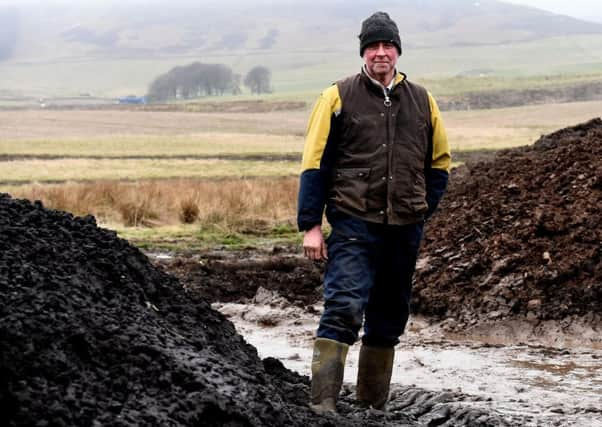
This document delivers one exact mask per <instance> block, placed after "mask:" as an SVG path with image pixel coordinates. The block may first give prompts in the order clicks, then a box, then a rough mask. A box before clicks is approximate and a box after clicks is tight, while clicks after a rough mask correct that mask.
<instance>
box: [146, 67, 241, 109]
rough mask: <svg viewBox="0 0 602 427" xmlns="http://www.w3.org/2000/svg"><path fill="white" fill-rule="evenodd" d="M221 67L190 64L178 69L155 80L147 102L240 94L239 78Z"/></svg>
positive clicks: (226, 68) (228, 69) (175, 68)
mask: <svg viewBox="0 0 602 427" xmlns="http://www.w3.org/2000/svg"><path fill="white" fill-rule="evenodd" d="M236 76H237V75H235V74H234V73H233V72H232V70H231V69H230V67H228V66H226V65H223V64H203V63H201V62H193V63H192V64H189V65H183V66H177V67H174V68H172V69H171V70H169V71H168V72H167V73H165V74H162V75H160V76H159V77H157V78H156V79H155V80H154V81H153V82H152V83H151V85H150V87H149V91H148V95H147V98H148V100H149V101H150V102H163V101H168V100H170V99H192V98H198V97H201V96H211V95H223V94H224V93H226V91H231V92H232V93H233V94H238V93H240V77H236Z"/></svg>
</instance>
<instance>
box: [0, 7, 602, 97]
mask: <svg viewBox="0 0 602 427" xmlns="http://www.w3.org/2000/svg"><path fill="white" fill-rule="evenodd" d="M376 10H385V11H387V12H388V13H389V14H390V15H391V16H392V18H393V19H395V20H396V21H397V23H398V25H399V27H400V32H401V35H402V44H403V46H404V49H405V51H404V52H408V51H409V52H411V51H412V50H421V51H422V52H424V55H423V58H425V55H426V58H427V59H428V60H429V61H431V63H432V66H431V71H433V72H435V70H436V72H442V71H443V72H451V73H464V72H467V73H471V72H473V71H472V70H474V69H482V68H484V69H495V67H496V66H498V65H497V64H498V63H499V61H498V60H497V59H496V58H493V59H492V58H490V56H491V55H492V53H491V52H489V51H488V50H487V49H489V48H488V47H489V46H505V47H509V48H512V46H514V45H515V44H517V43H523V47H522V48H521V49H522V51H519V54H520V55H522V56H521V57H520V60H517V62H516V64H513V67H515V68H516V67H518V68H520V67H523V66H528V65H529V64H530V63H536V62H538V63H541V60H540V58H538V57H534V56H533V55H532V54H531V53H526V52H525V44H528V43H537V42H538V41H541V40H553V39H554V38H558V39H559V40H562V39H565V38H570V37H584V36H585V35H594V36H596V37H598V36H599V37H602V24H596V23H591V22H585V21H581V20H578V19H574V18H569V17H567V16H562V15H555V14H552V13H549V12H545V11H541V10H538V9H533V8H528V7H522V6H517V5H513V4H508V3H503V2H501V1H496V0H479V1H475V0H398V1H390V0H389V1H387V2H379V1H369V0H355V1H353V2H351V1H344V0H330V1H329V0H321V1H318V0H281V1H277V2H276V1H268V0H256V1H254V2H249V1H242V0H240V1H233V0H223V1H217V0H171V1H169V2H168V1H167V0H147V1H141V0H121V1H116V0H103V1H93V2H73V1H66V0H48V1H46V2H44V3H42V4H40V3H39V2H33V3H32V2H31V0H22V1H20V2H18V3H17V4H16V5H15V6H0V92H2V91H5V92H6V91H8V92H11V91H12V92H14V93H23V91H24V90H25V89H23V88H26V89H27V90H28V91H29V92H30V93H31V92H35V93H39V94H43V93H56V92H57V91H60V92H61V93H65V91H67V92H69V90H68V89H69V88H70V87H72V88H73V90H72V91H71V92H70V93H71V94H73V93H77V92H78V91H83V92H94V93H104V94H108V93H113V94H116V93H120V94H125V93H124V92H126V91H132V90H136V91H138V92H139V91H140V90H143V88H145V87H146V86H147V85H148V83H149V81H150V80H151V79H152V78H153V77H155V76H156V75H157V74H159V73H161V72H165V71H166V70H167V69H169V68H170V67H171V66H173V65H174V64H183V63H187V62H192V61H195V60H200V61H205V62H208V61H213V62H223V63H226V64H228V65H230V66H232V67H234V68H236V71H237V72H245V71H246V70H248V69H249V68H250V67H251V66H253V65H257V64H266V65H268V66H270V68H271V69H272V70H273V72H274V78H275V80H278V79H284V77H283V73H290V72H292V73H294V74H293V75H292V76H293V77H294V78H297V79H298V75H297V74H296V73H298V72H301V71H303V76H302V78H304V79H309V80H311V82H310V81H309V80H306V81H304V82H300V83H299V84H300V87H299V88H295V87H291V90H297V89H299V90H304V89H306V88H308V87H313V84H314V83H313V82H314V81H318V82H320V83H319V84H322V83H321V82H322V81H331V79H332V77H331V75H333V76H334V75H337V74H338V73H339V72H346V71H345V70H349V69H354V70H355V69H356V67H357V65H355V64H356V63H357V61H358V60H359V55H358V52H357V46H358V42H357V34H358V33H359V29H360V24H361V21H362V20H363V19H364V18H365V17H367V16H368V15H370V14H371V13H372V12H374V11H376ZM596 40H597V39H596ZM579 43H582V42H581V41H580V42H579ZM553 45H554V42H550V43H548V42H546V46H553ZM526 48H529V46H527V47H526ZM538 48H539V47H538ZM454 49H459V51H458V52H459V53H458V54H457V55H455V54H454V52H456V50H454ZM479 49H480V50H479ZM566 49H567V51H569V52H570V51H572V50H573V49H572V46H567V47H566ZM441 52H445V53H449V54H450V56H451V59H449V60H448V59H445V62H442V61H443V60H442V59H441V54H440V53H441ZM504 54H512V50H510V51H505V52H504ZM557 54H558V52H554V51H550V52H549V55H557ZM429 55H432V57H431V56H429ZM580 55H581V56H579V57H577V58H573V57H571V58H569V59H567V61H569V64H574V63H581V62H588V63H590V62H592V59H591V58H589V57H587V52H582V53H581V54H580ZM466 58H469V59H470V60H469V61H467V60H466ZM404 59H405V57H404ZM407 60H408V62H407V63H408V64H409V69H410V70H416V71H419V72H423V70H422V69H419V68H415V67H414V65H413V63H412V61H413V59H412V58H411V57H408V58H407ZM525 61H526V64H525ZM594 62H596V61H594ZM598 62H600V61H599V60H598V61H597V62H596V64H597V63H598ZM116 64H119V65H116ZM323 64H326V68H328V69H331V70H333V72H332V73H323V74H326V75H324V76H319V75H318V73H320V71H319V69H318V68H317V67H322V66H323ZM503 64H504V65H506V64H508V60H507V59H506V61H505V62H504V63H503ZM563 64H564V63H563ZM448 66H449V70H446V69H445V68H446V67H448ZM115 67H117V68H115ZM596 67H597V65H596ZM339 70H342V71H339ZM123 73H126V74H127V75H123ZM312 76H313V77H312ZM134 79H135V80H134Z"/></svg>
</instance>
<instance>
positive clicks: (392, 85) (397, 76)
mask: <svg viewBox="0 0 602 427" xmlns="http://www.w3.org/2000/svg"><path fill="white" fill-rule="evenodd" d="M362 75H364V76H366V78H368V80H369V81H370V82H372V83H373V84H374V85H375V86H376V87H378V88H380V90H382V91H383V92H384V91H385V89H387V87H386V86H384V85H383V84H382V83H381V82H379V81H378V80H376V79H374V78H373V77H372V76H371V75H370V74H369V73H368V69H367V68H366V64H364V65H363V67H362ZM405 79H406V75H405V74H404V73H400V72H399V71H397V69H395V76H394V77H393V80H392V81H391V83H390V84H389V86H388V89H389V91H392V90H393V89H394V88H395V86H397V85H398V84H399V83H401V82H402V81H404V80H405Z"/></svg>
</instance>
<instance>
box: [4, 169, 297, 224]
mask: <svg viewBox="0 0 602 427" xmlns="http://www.w3.org/2000/svg"><path fill="white" fill-rule="evenodd" d="M297 191H298V179H297V178H296V177H285V178H257V179H228V180H192V179H177V180H157V181H139V182H135V183H126V182H119V181H99V182H92V183H69V184H60V185H59V184H56V185H55V184H49V185H41V184H36V185H31V186H19V187H14V188H13V191H12V193H11V194H12V196H13V197H18V198H26V199H29V200H41V201H42V202H43V203H44V205H45V206H47V207H49V208H52V209H60V210H65V211H69V212H72V213H73V214H75V215H87V214H91V215H94V216H95V217H97V220H98V221H99V222H100V223H112V224H120V225H123V226H146V227H157V226H166V225H176V224H191V223H193V224H196V225H198V226H199V227H201V228H204V229H213V230H217V231H220V232H222V233H226V234H227V233H230V232H236V233H247V234H259V235H260V234H262V233H270V232H271V230H273V229H277V228H278V227H279V226H282V225H285V226H292V225H294V218H295V210H296V198H297Z"/></svg>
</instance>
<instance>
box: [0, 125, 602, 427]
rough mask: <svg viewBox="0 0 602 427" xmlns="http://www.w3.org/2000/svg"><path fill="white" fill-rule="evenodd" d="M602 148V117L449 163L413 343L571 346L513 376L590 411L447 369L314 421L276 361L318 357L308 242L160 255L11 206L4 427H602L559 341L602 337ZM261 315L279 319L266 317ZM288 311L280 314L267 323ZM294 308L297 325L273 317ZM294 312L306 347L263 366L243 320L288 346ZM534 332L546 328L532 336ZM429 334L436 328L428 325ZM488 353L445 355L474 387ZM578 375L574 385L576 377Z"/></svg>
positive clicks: (0, 263)
mask: <svg viewBox="0 0 602 427" xmlns="http://www.w3.org/2000/svg"><path fill="white" fill-rule="evenodd" d="M601 150H602V121H601V120H600V119H597V120H594V121H591V122H589V123H586V124H583V125H579V126H576V127H573V128H567V129H563V130H561V131H559V132H556V133H554V134H551V135H548V136H545V137H543V138H542V139H541V140H539V141H538V142H537V143H536V144H535V145H533V146H532V147H527V148H522V149H514V150H508V151H504V152H501V153H499V154H498V155H497V156H496V158H495V159H494V160H493V161H488V162H479V163H476V164H469V165H468V166H467V167H466V168H459V169H458V170H455V171H454V172H453V173H452V180H451V184H450V190H449V192H448V194H447V195H446V198H445V199H444V201H443V203H442V205H441V208H440V211H439V212H438V213H437V214H436V216H435V217H433V218H432V219H431V220H430V221H429V223H428V224H427V227H426V236H425V241H424V245H423V247H422V249H421V258H420V263H419V268H418V271H417V273H416V286H415V293H414V300H413V305H414V312H415V317H416V315H417V314H420V315H424V316H426V317H427V318H428V319H429V322H430V324H429V325H427V326H424V327H420V328H419V327H417V326H410V329H415V330H416V332H420V337H421V338H416V340H415V341H409V342H406V345H407V346H408V348H411V347H413V348H415V349H422V348H425V347H428V346H429V345H430V346H432V347H433V348H435V349H436V350H437V351H438V352H439V353H445V352H446V351H448V350H449V349H450V348H453V347H454V346H457V344H456V341H453V340H451V339H450V338H451V337H452V336H453V335H454V334H464V336H466V334H474V335H475V336H477V335H479V333H480V334H481V337H482V338H484V339H485V338H487V339H489V340H491V341H496V340H498V341H503V340H504V339H505V340H507V341H510V342H512V340H514V343H515V344H518V341H517V339H518V338H517V337H519V338H520V337H521V335H520V334H521V333H522V334H523V335H522V336H523V338H524V339H532V338H533V336H537V335H538V334H541V335H543V334H546V333H547V334H550V335H551V336H557V337H560V336H562V337H565V338H563V340H565V341H559V342H555V343H554V344H555V346H556V349H555V350H553V352H551V351H549V350H547V349H546V348H544V347H542V348H537V347H535V348H532V347H527V350H526V352H527V353H529V352H531V353H530V354H531V355H532V356H531V357H526V356H525V357H523V355H524V353H521V355H520V357H519V356H518V355H517V356H516V357H514V359H513V360H514V362H513V363H514V365H515V367H517V369H519V372H532V371H533V369H539V370H541V371H545V372H547V373H551V374H553V375H556V376H555V377H552V379H550V377H548V376H546V375H543V374H541V375H535V376H534V377H533V378H531V381H532V384H535V385H537V384H540V383H541V384H543V386H544V387H548V388H553V382H554V381H556V382H558V381H560V382H561V384H560V386H559V387H561V388H566V389H568V391H566V390H565V392H569V393H570V392H571V389H572V388H574V392H573V394H572V395H570V396H572V397H571V398H575V397H577V398H578V397H579V396H578V395H579V393H584V394H583V395H584V396H585V395H586V394H585V393H587V399H592V402H594V403H592V404H589V403H588V404H583V405H580V404H578V403H576V404H575V405H576V407H575V408H571V407H567V406H563V405H562V404H554V405H552V406H545V405H544V406H543V407H539V409H537V410H536V411H535V412H530V411H532V410H533V407H532V406H529V405H528V404H527V403H529V401H530V400H537V399H538V398H539V397H541V396H543V395H542V394H541V393H540V394H537V393H535V394H534V395H529V394H525V396H528V397H525V398H524V399H523V398H521V397H520V394H521V393H523V391H521V390H516V393H517V397H516V402H514V403H517V404H518V406H517V405H515V404H514V403H513V404H512V405H510V406H511V408H512V410H508V408H507V407H506V405H507V402H504V401H499V400H497V399H496V398H495V396H496V395H495V394H493V395H490V394H488V393H487V389H486V388H485V389H482V390H481V389H476V390H473V389H470V388H469V387H464V388H463V389H462V388H461V387H456V384H455V383H454V380H453V376H452V377H445V382H446V383H447V387H445V386H444V387H432V388H428V389H427V387H425V388H423V385H424V384H426V380H425V379H426V378H428V376H425V377H422V378H423V379H422V380H417V381H415V383H411V382H410V381H409V378H403V379H400V380H399V381H397V382H396V383H395V384H394V386H393V387H392V399H391V402H390V406H389V410H388V411H387V412H379V411H373V410H365V409H361V408H359V407H358V406H357V405H356V404H355V403H354V387H353V385H352V384H353V383H352V381H349V380H348V381H347V382H346V384H345V387H344V390H343V393H342V399H341V401H340V405H339V409H340V414H339V415H336V416H326V417H319V416H316V415H314V414H313V413H311V411H309V409H308V408H307V401H308V395H309V379H308V377H307V376H306V375H304V373H305V372H304V371H303V370H301V369H299V372H301V374H300V373H297V372H294V371H291V370H289V369H288V368H287V367H285V365H283V363H282V360H284V361H285V362H287V363H286V364H287V365H288V362H295V361H297V362H300V361H304V360H306V359H307V354H305V353H303V351H308V349H309V348H310V344H309V345H308V343H310V342H311V338H312V334H313V331H312V329H309V330H308V329H307V327H308V325H309V323H307V322H305V321H304V320H303V319H304V318H303V316H309V319H310V320H311V324H314V325H315V322H316V319H317V316H318V315H319V310H320V298H321V288H320V286H321V276H322V272H323V265H322V264H314V263H311V262H309V261H307V260H304V259H302V258H301V257H300V256H299V255H298V253H297V252H298V251H297V249H296V248H274V249H273V251H271V252H260V251H257V250H248V251H241V252H236V253H220V252H215V253H212V252H208V253H199V254H188V255H178V256H176V257H170V256H160V257H153V256H151V258H153V259H154V261H153V263H151V261H150V260H149V258H148V257H147V256H146V255H145V254H143V253H141V252H140V251H139V250H138V249H137V248H135V247H133V246H131V245H130V244H128V243H127V242H126V241H124V240H121V239H119V238H117V237H116V235H115V233H113V232H111V231H108V230H103V229H101V228H99V227H97V226H96V223H95V220H94V218H93V217H84V218H77V217H73V216H72V215H70V214H67V213H64V212H58V211H53V210H48V209H45V208H44V207H43V206H42V205H41V204H40V203H39V202H36V203H30V202H28V201H21V200H15V199H12V198H10V197H9V196H8V195H0V298H1V300H2V304H1V305H0V421H1V422H2V425H8V426H21V425H38V426H45V425H47V426H50V425H53V426H54V425H59V426H60V425H119V426H127V425H174V426H175V425H207V426H212V425H215V426H218V425H230V426H239V425H240V426H243V425H245V426H246V425H253V426H263V425H265V426H271V425H291V426H295V425H299V426H301V425H305V426H307V425H322V426H326V425H337V426H339V425H341V426H346V425H348V426H360V425H361V426H377V425H395V426H404V425H407V426H417V425H429V426H437V425H445V426H461V425H467V426H497V425H499V426H503V425H508V426H510V425H558V426H563V425H583V424H582V420H585V422H586V423H588V425H599V423H600V422H601V420H600V413H599V405H596V404H595V402H596V397H597V396H599V395H600V394H601V393H600V378H599V376H596V375H594V374H592V375H590V374H591V372H598V371H599V369H600V363H599V360H600V359H599V357H600V355H599V353H598V352H595V351H593V350H592V351H590V352H589V353H587V351H585V350H584V351H583V352H580V353H577V352H576V351H575V350H574V349H572V348H571V349H568V350H567V349H564V350H563V349H562V348H559V347H562V346H563V345H565V344H566V343H567V342H568V341H566V337H567V336H570V335H571V332H573V335H574V334H575V332H579V333H580V335H579V336H578V337H577V340H579V339H581V340H582V341H581V342H579V344H582V345H584V346H587V345H591V346H592V348H594V347H595V344H596V342H599V336H600V334H599V331H600V317H599V316H600V315H599V307H600V306H602V299H601V296H602V283H601V276H602V269H601V265H600V248H601V239H600V230H599V225H600V209H599V206H601V205H602V203H601V201H602V200H601V191H602V165H601V159H602V152H601ZM211 303H213V307H212V306H211V305H210V304H211ZM236 303H238V304H239V305H236ZM240 303H243V304H242V305H241V304H240ZM228 304H231V305H230V306H229V305H228ZM232 304H233V305H232ZM232 307H234V308H232ZM250 307H267V308H266V309H265V311H262V312H260V313H259V315H257V313H256V312H254V310H252V309H251V308H250ZM274 307H276V308H278V310H280V312H279V311H275V312H274V311H270V309H273V308H274ZM216 308H219V310H220V311H221V312H222V313H220V312H218V311H217V310H216ZM283 310H284V313H286V317H285V318H283V317H282V314H278V313H281V312H282V311H283ZM287 310H297V312H292V311H287ZM253 313H255V314H253ZM295 313H297V314H295ZM298 313H301V314H302V315H299V314H298ZM226 316H228V317H229V318H230V319H231V320H232V321H234V322H235V323H236V327H235V326H234V323H232V321H230V320H228V318H226ZM253 316H255V317H253ZM295 316H301V317H297V318H296V317H295ZM283 319H286V322H290V324H291V327H293V326H294V327H300V328H302V330H303V332H302V334H301V335H298V334H296V335H295V334H293V338H291V339H292V341H293V343H294V342H295V341H296V342H297V344H298V347H299V349H298V353H297V354H289V355H288V356H286V357H282V358H281V357H278V358H275V357H269V356H270V355H269V354H266V353H265V352H264V351H263V350H262V349H261V348H259V345H260V342H257V345H258V347H257V348H256V347H254V346H252V345H251V344H249V343H248V342H247V341H249V342H251V343H253V341H254V340H255V338H253V337H255V336H256V335H254V333H256V332H253V330H248V331H246V332H247V333H248V335H245V336H246V337H247V336H248V337H249V338H248V340H247V339H246V338H243V336H241V335H240V333H239V330H240V331H243V330H244V327H245V323H244V322H247V323H248V322H253V324H254V325H255V329H254V330H255V331H257V330H259V331H261V332H262V333H264V334H267V335H265V336H270V334H271V336H272V341H275V342H277V341H278V339H276V338H275V337H278V338H281V336H280V335H278V334H277V328H278V327H279V326H281V325H282V324H284V323H286V322H285V320H283ZM513 322H515V323H513ZM433 325H434V326H433ZM524 325H531V327H532V329H531V330H530V331H528V333H527V334H525V328H524ZM434 327H436V332H429V330H430V329H429V328H434ZM580 327H583V328H584V329H579V328H580ZM303 328H305V329H303ZM504 328H505V329H504ZM554 328H557V329H554ZM495 331H497V333H498V335H496V334H495ZM500 331H506V332H507V334H506V335H504V334H502V333H501V332H500ZM432 333H434V334H435V335H431V334H432ZM436 334H443V335H440V336H438V335H436ZM513 334H514V335H513ZM588 334H589V335H588ZM501 335H504V336H501ZM283 336H286V334H285V333H283ZM436 336H438V337H437V338H435V337H436ZM588 337H589V338H588ZM596 340H598V341H596ZM505 345H507V344H505ZM476 346H477V347H476V348H477V350H476V351H477V352H478V353H479V352H480V353H483V354H484V355H486V356H490V358H491V359H492V360H495V359H494V356H495V355H494V354H493V353H487V351H485V350H483V351H479V350H478V349H479V346H482V348H483V349H486V348H498V346H501V347H499V348H503V347H504V346H503V345H502V344H500V343H499V342H498V343H486V344H483V343H481V344H477V345H476ZM492 346H493V347H492ZM258 349H259V350H258ZM554 352H556V353H554ZM564 352H568V353H566V354H565V353H564ZM550 354H552V356H550ZM564 355H566V356H567V359H563V356H564ZM262 357H264V359H262ZM475 357H476V356H474V355H473V356H471V354H469V353H468V352H467V351H464V350H463V351H461V352H459V353H456V355H455V356H454V355H453V354H451V353H450V354H449V355H448V357H447V358H446V360H445V362H443V361H441V362H440V363H447V366H448V367H449V363H450V360H453V359H454V358H457V359H458V361H457V365H456V368H454V369H460V367H462V366H467V365H470V364H473V365H475V366H482V367H483V370H484V371H483V372H480V373H472V374H471V375H479V376H486V375H487V372H485V371H487V370H488V369H494V367H493V366H491V365H487V364H483V365H479V364H478V363H476V362H475V361H476V360H477V359H475ZM500 357H501V356H500ZM588 357H590V358H589V359H588ZM511 358H512V356H511ZM568 359H573V360H574V364H573V365H571V364H570V363H569V360H568ZM411 360H414V359H411ZM504 360H505V359H504ZM406 363H409V362H408V361H406ZM412 363H414V366H415V367H416V370H417V371H419V369H418V368H419V367H420V366H421V365H422V366H423V367H428V369H430V370H431V374H433V375H434V374H435V373H436V371H437V370H440V369H442V368H445V365H444V366H441V365H438V364H434V362H432V363H433V364H432V365H429V363H431V362H429V361H428V358H427V357H426V356H425V355H424V354H423V355H422V356H419V357H417V358H416V361H415V362H412ZM590 371H591V372H590ZM569 375H574V377H575V378H576V379H575V380H574V381H573V382H570V381H569V382H567V383H562V381H565V379H566V378H567V376H569ZM588 375H589V376H588ZM519 376H520V375H519ZM468 378H470V376H468ZM474 378H476V377H474ZM579 378H581V380H579ZM561 380H562V381H561ZM463 381H466V377H464V378H463ZM497 381H504V376H503V375H502V376H500V377H497ZM529 381H530V380H529V378H524V382H525V384H529ZM550 381H552V384H550ZM579 381H582V382H579ZM473 382H474V381H473ZM416 383H417V384H416ZM584 383H587V384H589V385H588V386H587V387H584V386H583V384H584ZM485 387H487V386H486V385H485ZM518 387H520V386H518ZM542 393H543V392H542ZM559 396H564V395H559ZM562 398H564V397H562ZM521 399H522V402H521ZM559 399H560V398H559ZM546 402H547V401H546ZM567 402H572V401H571V400H570V399H569V400H567ZM522 403H525V405H524V411H523V412H521V410H520V408H521V406H520V404H522ZM569 405H570V404H569ZM517 408H518V410H517ZM542 408H543V409H542ZM542 411H543V412H542ZM597 411H598V412H597ZM575 420H577V421H575ZM580 423H581V424H580ZM596 423H598V424H596Z"/></svg>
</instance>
